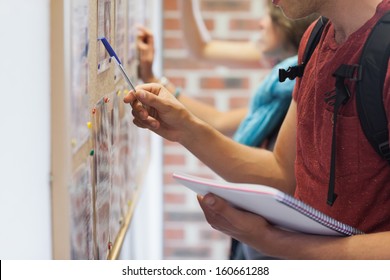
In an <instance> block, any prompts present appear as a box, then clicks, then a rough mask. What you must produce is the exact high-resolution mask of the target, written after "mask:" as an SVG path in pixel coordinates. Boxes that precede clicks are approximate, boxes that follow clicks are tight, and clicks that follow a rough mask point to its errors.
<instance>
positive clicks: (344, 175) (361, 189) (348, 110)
mask: <svg viewBox="0 0 390 280" xmlns="http://www.w3.org/2000/svg"><path fill="white" fill-rule="evenodd" d="M388 10H390V0H384V1H382V3H381V4H379V6H378V8H377V11H376V14H375V15H374V16H373V18H371V19H370V20H369V21H367V22H366V23H365V24H364V25H363V26H362V27H361V28H359V29H358V30H357V31H356V32H354V33H353V34H351V35H350V36H349V38H348V40H347V41H346V42H345V43H343V44H340V45H339V44H337V43H336V42H335V39H334V33H335V31H334V26H333V25H332V24H331V23H328V24H327V25H326V26H325V29H324V33H323V34H322V38H321V40H320V42H319V44H318V47H317V49H316V50H315V52H314V53H313V55H312V57H311V59H310V61H309V63H308V64H307V66H306V69H305V75H304V77H303V78H302V79H300V80H298V81H297V86H296V88H295V91H294V94H293V98H294V100H295V101H296V102H297V157H296V161H295V174H296V180H297V186H296V191H295V196H296V197H297V198H298V199H300V200H302V201H304V202H306V203H308V204H309V205H311V206H313V207H315V208H316V209H318V210H320V211H323V212H324V213H326V214H328V215H330V216H331V217H333V218H335V219H337V220H339V221H341V222H344V223H346V224H349V225H351V226H354V227H356V228H358V229H360V230H362V231H365V232H378V231H389V230H390V165H389V164H388V163H387V162H386V161H385V160H383V159H381V158H380V157H379V155H378V154H377V153H376V152H375V150H374V149H373V148H372V146H371V145H370V143H369V142H368V140H367V138H366V137H365V135H364V132H363V130H362V128H361V125H360V122H359V117H358V113H357V108H356V100H355V83H354V82H350V81H348V82H347V84H348V87H349V89H350V91H351V98H350V99H349V101H348V103H347V104H345V105H342V106H341V108H340V110H339V113H338V118H337V132H336V135H337V138H336V139H337V147H336V185H335V193H336V194H337V195H338V197H337V199H336V201H335V203H334V204H333V206H329V205H328V204H327V203H326V201H327V193H328V184H329V170H330V157H331V143H332V126H333V106H331V105H328V104H327V103H326V102H325V101H324V98H325V94H326V93H328V92H331V91H334V89H335V79H334V77H332V74H333V72H334V71H335V70H336V69H337V68H338V67H339V66H340V65H341V64H357V63H359V59H360V55H361V53H362V48H363V46H364V43H365V41H366V39H367V37H368V35H369V33H370V31H371V30H372V28H373V26H374V25H375V23H376V22H377V21H378V19H379V18H380V17H381V16H382V15H383V14H384V13H385V12H386V11H388ZM312 28H313V26H312V27H311V28H310V29H309V30H308V31H307V32H306V34H305V36H304V38H303V40H302V44H301V48H300V51H299V55H300V57H302V54H303V52H304V49H305V46H306V43H307V40H308V37H309V34H310V32H311V29H312ZM389 36H390V34H389ZM389 64H390V63H389ZM389 66H390V65H389ZM388 69H390V68H388ZM365 94H369V93H365ZM383 99H384V104H385V108H386V111H387V115H388V119H389V124H390V117H389V116H390V70H388V71H387V76H386V82H385V85H384V92H383ZM389 130H390V129H389Z"/></svg>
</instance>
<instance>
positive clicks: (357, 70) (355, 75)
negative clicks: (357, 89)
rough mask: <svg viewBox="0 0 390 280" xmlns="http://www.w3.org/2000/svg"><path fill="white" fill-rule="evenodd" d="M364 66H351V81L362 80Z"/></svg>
mask: <svg viewBox="0 0 390 280" xmlns="http://www.w3.org/2000/svg"><path fill="white" fill-rule="evenodd" d="M362 69H363V68H362V66H361V65H359V64H353V65H351V68H350V71H351V74H350V75H351V78H349V79H350V80H351V81H360V80H361V79H362V72H363V71H362Z"/></svg>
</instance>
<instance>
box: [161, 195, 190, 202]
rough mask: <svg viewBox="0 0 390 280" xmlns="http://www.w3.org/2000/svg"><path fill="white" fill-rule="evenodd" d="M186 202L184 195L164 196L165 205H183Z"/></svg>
mask: <svg viewBox="0 0 390 280" xmlns="http://www.w3.org/2000/svg"><path fill="white" fill-rule="evenodd" d="M185 202H186V197H185V195H184V194H172V193H166V194H164V203H171V204H183V203H185Z"/></svg>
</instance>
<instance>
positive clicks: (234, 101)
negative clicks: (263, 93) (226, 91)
mask: <svg viewBox="0 0 390 280" xmlns="http://www.w3.org/2000/svg"><path fill="white" fill-rule="evenodd" d="M229 103H230V108H242V107H248V104H249V98H248V97H232V98H230V102H229Z"/></svg>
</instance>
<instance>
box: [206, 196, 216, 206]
mask: <svg viewBox="0 0 390 280" xmlns="http://www.w3.org/2000/svg"><path fill="white" fill-rule="evenodd" d="M203 201H204V203H205V204H206V205H208V206H213V205H214V204H215V199H214V197H210V196H207V197H205V198H204V199H203Z"/></svg>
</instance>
